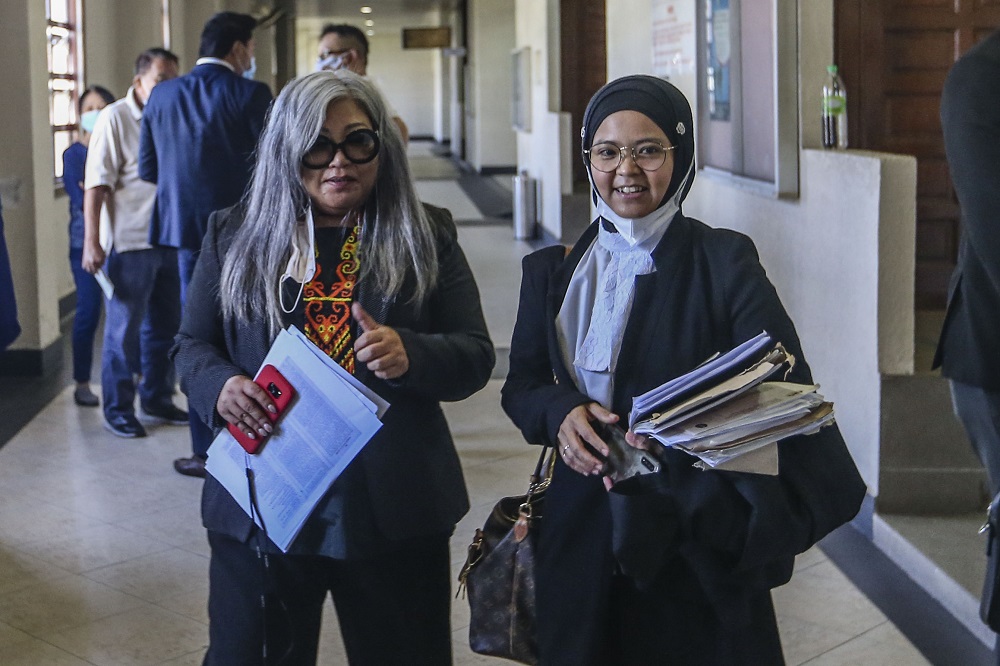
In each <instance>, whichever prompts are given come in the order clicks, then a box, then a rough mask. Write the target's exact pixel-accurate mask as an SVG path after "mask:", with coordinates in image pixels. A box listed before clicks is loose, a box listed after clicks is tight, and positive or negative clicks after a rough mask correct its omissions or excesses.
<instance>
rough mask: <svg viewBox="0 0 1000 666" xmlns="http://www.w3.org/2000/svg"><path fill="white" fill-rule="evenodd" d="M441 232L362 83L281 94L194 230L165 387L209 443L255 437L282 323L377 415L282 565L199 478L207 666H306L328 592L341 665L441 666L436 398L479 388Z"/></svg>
mask: <svg viewBox="0 0 1000 666" xmlns="http://www.w3.org/2000/svg"><path fill="white" fill-rule="evenodd" d="M456 237H457V234H456V229H455V225H454V223H453V222H452V220H451V216H450V214H449V213H448V212H447V211H445V210H443V209H439V208H434V207H432V206H428V205H424V204H421V203H420V202H419V201H418V200H417V196H416V193H415V191H414V188H413V183H412V180H411V178H410V173H409V167H408V164H407V159H406V154H405V148H404V144H403V141H402V138H401V137H400V135H399V132H398V130H397V129H396V126H395V124H394V123H393V122H392V121H391V119H390V118H389V117H388V116H387V113H386V109H385V106H384V103H383V102H382V100H381V98H380V97H379V95H378V94H377V92H376V91H375V89H374V88H373V87H372V86H371V84H370V83H368V82H366V81H365V80H364V79H362V78H361V77H358V76H356V75H353V74H351V73H350V72H318V73H315V74H310V75H308V76H305V77H302V78H299V79H296V80H294V81H292V82H291V83H289V84H288V85H287V86H286V87H285V89H284V90H283V91H282V92H281V94H280V95H279V96H278V98H277V99H276V100H275V102H274V106H273V107H272V109H271V111H270V113H269V116H268V120H267V124H266V127H265V129H264V132H263V134H262V135H261V139H260V144H259V145H258V156H257V165H256V167H255V170H254V175H253V180H252V181H251V185H250V188H249V190H248V192H247V194H246V196H245V197H244V200H243V201H242V202H241V203H240V204H239V205H237V206H234V207H233V208H229V209H226V210H222V211H218V212H216V213H215V214H213V216H212V218H211V220H210V224H209V230H208V233H207V234H206V237H205V242H204V245H203V247H202V251H201V255H200V257H199V259H198V265H197V267H196V269H195V273H194V277H193V279H192V283H191V287H190V289H189V291H188V294H189V295H188V304H187V308H186V311H185V315H184V321H183V323H182V326H181V332H180V334H179V335H178V338H177V344H176V346H175V348H174V352H173V353H174V356H175V361H176V364H177V372H178V375H179V376H180V380H181V386H182V388H183V389H184V391H185V392H186V393H187V395H188V400H189V403H190V404H192V405H194V407H195V409H196V410H197V412H198V413H199V414H204V415H206V417H205V418H206V422H207V423H208V425H209V426H211V427H212V428H213V429H215V430H219V429H221V428H222V427H224V426H226V424H227V423H229V424H235V425H236V426H237V427H239V429H240V430H241V431H242V432H243V433H244V434H245V435H246V436H247V437H248V438H251V439H253V438H259V437H262V436H265V435H266V434H267V433H269V432H270V429H271V421H270V419H269V418H268V417H267V411H269V410H271V411H273V409H274V403H273V401H272V400H271V398H270V397H269V396H268V395H267V392H266V391H264V390H263V389H261V388H260V387H258V386H257V385H256V384H255V383H254V382H253V381H252V380H251V379H250V378H251V377H252V376H253V375H254V374H255V373H256V371H257V369H258V367H259V366H260V365H261V362H262V360H263V358H264V356H265V354H266V353H267V350H268V348H269V347H270V345H271V342H272V341H273V340H274V338H275V336H276V335H277V333H278V332H279V331H280V330H281V329H282V328H284V327H286V326H289V325H295V326H297V327H298V328H299V329H300V330H302V331H303V332H304V333H305V335H306V336H307V337H308V338H309V339H310V340H311V341H312V342H313V343H315V344H316V345H317V346H318V347H319V348H320V349H321V350H322V351H324V352H325V353H327V354H328V355H329V356H331V357H332V358H333V359H334V360H335V361H336V362H337V363H339V364H340V365H341V366H342V367H343V368H344V369H346V370H347V371H349V372H351V373H353V374H354V375H355V376H356V377H357V378H358V379H359V380H360V381H361V382H363V383H364V384H365V385H367V386H368V387H369V388H371V389H373V390H374V391H375V392H376V393H378V394H379V395H380V396H381V397H383V398H385V399H386V400H387V401H388V402H389V403H390V405H391V407H390V408H389V410H388V411H387V412H386V413H385V415H384V417H383V419H382V421H383V426H382V428H381V429H380V430H379V431H378V433H377V434H376V435H375V436H374V437H373V438H372V439H371V441H369V442H368V444H367V445H366V446H365V447H364V449H363V450H362V452H361V453H360V454H359V455H358V457H357V458H356V459H355V460H354V461H353V462H352V463H351V464H350V465H349V466H348V467H347V469H346V470H345V471H344V473H343V474H341V475H340V476H339V477H338V478H337V480H336V481H335V482H334V484H333V485H332V486H331V488H330V490H329V491H328V492H327V493H326V495H325V496H324V498H323V499H322V500H321V501H320V503H319V504H318V505H317V507H316V509H315V510H314V511H313V513H312V515H311V516H310V517H309V519H308V520H307V522H306V524H305V526H304V527H303V529H302V531H301V532H300V534H299V536H298V537H297V538H296V539H295V541H294V542H293V543H292V545H291V547H290V549H289V550H288V552H287V553H282V552H281V551H280V550H279V549H278V548H277V547H276V546H275V545H274V544H273V543H272V542H271V541H270V540H269V539H267V536H266V534H264V533H262V532H261V531H259V530H258V529H257V527H256V526H255V525H254V523H253V522H252V521H251V519H250V517H249V516H248V515H247V514H246V513H245V512H244V511H243V509H242V508H240V506H239V505H238V504H237V503H236V501H235V500H234V499H233V498H232V497H231V496H230V495H229V493H228V492H227V491H226V490H225V488H223V486H222V485H221V484H220V483H219V482H218V481H217V480H216V479H215V478H214V477H213V476H212V475H211V469H209V475H208V476H207V478H206V481H205V488H204V491H203V493H204V494H203V498H202V519H203V522H204V524H205V527H206V528H207V529H208V539H209V544H210V545H211V549H212V558H211V565H210V590H209V619H210V629H209V635H210V645H209V649H208V653H207V654H206V657H205V663H206V664H264V663H268V664H271V663H283V664H310V663H315V662H316V654H317V644H318V638H319V628H320V622H321V615H322V609H323V606H324V603H325V600H326V596H327V594H328V593H329V594H331V595H332V597H333V602H334V605H335V607H336V610H337V615H338V618H339V621H340V629H341V633H342V635H343V638H344V644H345V646H346V649H347V656H348V659H349V661H350V663H352V664H403V663H405V664H449V663H451V635H450V633H451V632H450V623H449V616H450V589H449V587H450V586H449V571H450V566H449V560H450V558H449V551H448V540H449V537H450V536H451V533H452V531H453V529H454V526H455V524H456V523H457V522H458V520H459V519H460V518H461V517H462V516H463V515H464V514H465V512H466V511H467V510H468V508H469V500H468V495H467V493H466V490H465V482H464V479H463V477H462V471H461V468H460V466H459V460H458V455H457V453H456V451H455V447H454V444H453V442H452V438H451V434H450V432H449V430H448V424H447V423H446V421H445V418H444V414H443V413H442V411H441V408H440V405H439V401H443V400H461V399H463V398H466V397H468V396H469V395H471V394H472V393H474V392H476V391H477V390H479V389H480V388H482V387H483V386H484V385H485V383H486V381H487V379H488V378H489V376H490V372H491V370H492V368H493V363H494V360H495V359H494V352H493V346H492V343H491V342H490V338H489V334H488V333H487V330H486V324H485V321H484V319H483V314H482V308H481V305H480V301H479V292H478V289H477V287H476V283H475V280H474V279H473V276H472V273H471V272H470V270H469V266H468V264H467V262H466V260H465V256H464V254H463V253H462V250H461V248H460V247H459V245H458V242H457V238H456ZM330 437H331V439H334V438H336V433H331V434H330ZM262 600H263V603H261V602H262Z"/></svg>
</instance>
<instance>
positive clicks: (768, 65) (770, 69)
mask: <svg viewBox="0 0 1000 666" xmlns="http://www.w3.org/2000/svg"><path fill="white" fill-rule="evenodd" d="M697 23H698V30H697V39H698V66H697V88H698V105H697V106H698V119H697V120H698V122H697V126H698V162H699V163H700V164H701V165H702V167H704V168H705V170H706V172H709V173H711V172H715V173H717V174H720V175H724V176H726V177H729V178H732V179H734V180H737V181H740V183H741V184H743V185H746V186H749V187H751V188H753V189H757V190H759V191H761V192H762V193H767V194H771V195H773V196H779V197H795V196H798V191H799V145H798V141H799V132H798V122H799V118H798V115H799V114H798V80H797V77H798V72H797V66H798V59H797V52H796V48H797V41H798V15H797V7H796V0H698V18H697Z"/></svg>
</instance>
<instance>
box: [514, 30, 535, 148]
mask: <svg viewBox="0 0 1000 666" xmlns="http://www.w3.org/2000/svg"><path fill="white" fill-rule="evenodd" d="M511 68H512V71H511V74H512V76H511V86H512V90H511V95H510V119H511V126H512V127H513V128H514V129H515V130H520V131H522V132H530V131H531V49H530V48H528V47H527V46H525V47H523V48H520V49H515V50H514V51H512V52H511Z"/></svg>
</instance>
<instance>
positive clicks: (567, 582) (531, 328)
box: [503, 76, 865, 666]
mask: <svg viewBox="0 0 1000 666" xmlns="http://www.w3.org/2000/svg"><path fill="white" fill-rule="evenodd" d="M583 122H584V126H583V134H582V139H583V141H582V143H583V148H584V151H583V153H584V154H583V159H584V160H585V162H586V164H587V167H588V173H589V176H590V181H591V184H592V186H593V195H594V201H595V203H596V204H597V212H598V215H599V216H600V217H599V219H598V220H597V221H595V222H594V224H592V225H591V226H590V227H589V228H588V229H587V231H586V232H584V234H583V236H582V237H581V238H580V240H579V241H578V242H577V243H576V245H575V247H573V249H572V251H571V252H570V253H569V254H568V255H565V254H564V249H563V248H562V247H560V246H556V247H551V248H546V249H543V250H539V251H538V252H535V253H534V254H531V255H529V256H528V257H526V258H525V260H524V264H523V269H524V275H523V279H522V284H521V297H520V305H519V309H518V314H517V322H516V324H515V327H514V334H513V339H512V341H511V352H510V372H509V374H508V376H507V381H506V383H505V385H504V388H503V406H504V409H505V410H506V411H507V413H508V414H509V415H510V417H511V419H512V420H513V421H514V423H515V424H517V426H518V427H519V428H520V429H521V431H522V432H523V434H524V436H525V438H526V439H527V440H528V442H530V443H533V444H546V445H549V446H554V447H557V448H558V452H559V458H558V460H557V461H556V465H555V469H554V473H553V478H552V483H551V485H550V487H549V489H548V493H547V495H546V500H545V514H544V519H543V521H542V524H541V529H540V533H539V539H538V541H537V544H536V545H537V551H536V557H537V559H536V563H535V564H536V570H535V574H536V600H537V601H536V603H537V614H538V615H537V621H538V642H539V651H540V663H542V664H546V665H549V664H567V665H569V664H572V665H573V666H585V665H588V664H593V665H595V666H596V665H599V664H600V665H603V664H686V665H687V664H720V665H729V664H780V663H783V657H782V652H781V643H780V641H779V637H778V628H777V624H776V621H775V616H774V609H773V606H772V603H771V596H770V589H771V588H772V587H775V586H778V585H781V584H783V583H785V582H787V581H788V580H789V578H790V577H791V574H792V566H793V562H794V557H795V555H796V554H797V553H801V552H803V551H805V550H806V549H807V548H809V547H810V546H811V545H812V544H814V543H815V542H816V541H818V540H819V539H820V538H822V537H823V536H824V535H825V534H827V533H828V532H830V531H831V530H833V529H834V528H836V527H837V526H839V525H841V524H842V523H844V522H846V521H848V520H850V519H851V518H852V517H853V516H854V514H855V513H856V512H857V510H858V508H859V506H860V504H861V500H862V498H863V496H864V493H865V486H864V484H863V482H862V480H861V478H860V476H859V475H858V472H857V470H856V468H855V466H854V463H853V461H852V459H851V456H850V454H849V453H848V451H847V448H846V446H845V444H844V441H843V439H842V438H841V436H840V433H839V431H838V430H837V428H836V427H835V426H831V427H828V428H825V429H823V430H821V431H820V432H819V433H817V434H816V435H811V436H808V437H804V436H798V437H792V438H788V439H785V440H783V441H781V442H780V443H779V444H778V448H779V462H780V465H779V473H778V475H777V476H768V475H763V474H752V473H748V472H732V471H719V470H709V471H701V470H697V469H695V468H694V467H693V464H694V463H695V462H696V458H694V457H692V456H690V455H688V454H686V453H683V452H681V451H678V450H675V449H666V448H661V449H660V451H659V452H658V453H659V458H660V460H661V462H662V464H661V469H660V472H659V473H656V474H646V475H643V476H639V477H634V478H630V479H628V480H626V481H623V482H620V483H618V484H615V485H614V487H613V488H611V489H610V490H607V489H606V487H605V480H604V479H603V478H602V476H603V473H604V471H605V469H604V466H603V463H602V461H601V459H599V458H598V457H597V456H596V455H595V453H599V454H601V455H606V454H607V452H608V446H607V444H605V442H604V441H602V439H601V438H600V437H599V436H598V435H597V434H596V433H595V432H594V428H593V425H592V424H593V423H594V422H595V421H601V422H604V423H608V424H612V423H617V422H618V421H621V422H622V423H626V422H627V421H626V418H627V415H628V413H629V411H630V409H631V407H632V404H631V403H632V398H633V396H638V395H640V394H642V393H644V392H646V391H648V390H650V389H652V388H654V387H656V386H659V385H660V384H662V383H664V382H666V381H667V380H669V379H672V378H674V377H677V376H680V375H682V374H684V373H686V372H689V371H690V370H692V369H693V368H695V367H696V366H697V365H699V364H700V363H701V362H703V361H705V360H706V359H707V358H709V357H710V356H711V355H712V354H713V353H715V352H719V351H722V352H724V351H728V350H729V349H732V348H733V347H735V346H737V345H738V344H740V343H742V342H744V341H745V340H748V339H750V338H753V337H754V336H756V335H758V334H759V333H760V332H761V331H762V330H766V331H767V332H768V333H770V334H771V336H772V337H773V338H774V339H775V340H779V341H781V342H782V343H783V344H784V346H785V348H786V349H787V350H788V351H789V352H790V353H792V354H793V355H795V356H796V357H797V358H798V363H797V364H796V365H795V368H794V371H793V372H792V373H791V375H790V376H789V377H788V381H794V382H800V383H805V384H811V383H812V379H811V377H810V372H809V367H808V365H806V363H805V361H804V359H803V357H802V349H801V347H800V345H799V340H798V337H797V335H796V333H795V328H794V326H793V325H792V322H791V321H790V319H789V318H788V316H787V314H786V313H785V311H784V308H783V307H782V305H781V302H780V301H779V299H778V295H777V293H776V292H775V290H774V287H773V286H772V285H771V284H770V282H769V281H768V279H767V276H766V275H765V273H764V269H763V268H762V267H761V265H760V262H759V260H758V256H757V251H756V249H755V248H754V245H753V243H752V242H751V241H750V239H748V238H747V237H745V236H743V235H741V234H738V233H735V232H733V231H728V230H724V229H712V228H710V227H708V226H706V225H704V224H702V223H701V222H698V221H697V220H693V219H691V218H688V217H685V216H684V214H683V213H682V212H681V202H682V201H683V200H684V197H685V196H686V195H687V192H688V190H689V189H690V187H691V183H692V181H693V179H694V175H695V167H694V155H695V149H694V135H695V131H694V126H693V122H692V116H691V109H690V106H689V104H688V102H687V100H686V99H685V98H684V96H683V94H682V93H681V92H680V91H679V90H677V89H676V88H675V87H674V86H672V85H671V84H669V83H667V82H665V81H663V80H661V79H658V78H655V77H651V76H628V77H625V78H622V79H618V80H616V81H613V82H611V83H609V84H607V85H606V86H604V87H603V88H602V89H601V90H599V91H598V92H597V93H596V94H595V96H594V97H593V99H591V101H590V104H589V105H588V107H587V111H586V113H585V115H584V121H583ZM627 437H628V439H629V443H630V444H632V445H633V446H640V447H645V446H650V447H652V446H656V447H659V446H660V445H659V444H657V443H656V442H652V441H649V442H646V441H644V438H637V437H636V436H635V435H634V434H632V433H629V434H628V435H627Z"/></svg>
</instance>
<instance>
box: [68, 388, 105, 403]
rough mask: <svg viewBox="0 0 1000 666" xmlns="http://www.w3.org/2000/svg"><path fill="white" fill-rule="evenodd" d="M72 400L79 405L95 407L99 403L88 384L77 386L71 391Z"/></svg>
mask: <svg viewBox="0 0 1000 666" xmlns="http://www.w3.org/2000/svg"><path fill="white" fill-rule="evenodd" d="M73 402H75V403H76V404H78V405H80V406H81V407H97V406H98V405H99V404H101V401H100V400H98V399H97V396H96V395H94V392H93V391H91V390H90V387H89V386H77V387H76V390H75V391H73Z"/></svg>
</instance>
